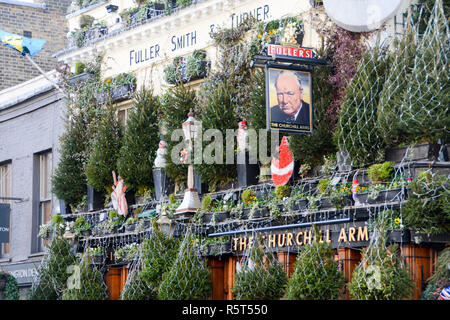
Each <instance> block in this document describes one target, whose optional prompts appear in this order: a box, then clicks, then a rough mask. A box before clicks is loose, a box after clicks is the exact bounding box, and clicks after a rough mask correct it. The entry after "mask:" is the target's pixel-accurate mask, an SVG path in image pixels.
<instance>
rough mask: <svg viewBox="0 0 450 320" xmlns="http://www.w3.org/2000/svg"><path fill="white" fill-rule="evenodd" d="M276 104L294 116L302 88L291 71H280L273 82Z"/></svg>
mask: <svg viewBox="0 0 450 320" xmlns="http://www.w3.org/2000/svg"><path fill="white" fill-rule="evenodd" d="M275 88H276V91H277V100H278V106H279V107H280V109H281V110H282V111H283V112H284V113H285V114H287V115H289V116H295V114H296V113H297V112H298V110H299V109H300V106H301V102H302V97H303V88H302V87H301V83H300V80H299V79H297V76H296V75H295V74H294V73H292V72H284V73H283V72H282V73H280V75H279V76H278V78H277V80H276V82H275Z"/></svg>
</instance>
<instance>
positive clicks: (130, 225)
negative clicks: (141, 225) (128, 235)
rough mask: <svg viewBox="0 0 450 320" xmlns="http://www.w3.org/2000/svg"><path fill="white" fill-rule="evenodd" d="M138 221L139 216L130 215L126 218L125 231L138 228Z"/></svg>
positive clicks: (132, 230)
mask: <svg viewBox="0 0 450 320" xmlns="http://www.w3.org/2000/svg"><path fill="white" fill-rule="evenodd" d="M137 221H138V220H137V218H134V217H130V218H128V219H127V220H125V223H124V224H123V225H124V227H125V232H134V231H135V230H136V224H137Z"/></svg>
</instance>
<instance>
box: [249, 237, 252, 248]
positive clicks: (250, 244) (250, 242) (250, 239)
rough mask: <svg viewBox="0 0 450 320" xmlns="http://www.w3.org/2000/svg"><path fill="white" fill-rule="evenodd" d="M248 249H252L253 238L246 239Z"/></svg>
mask: <svg viewBox="0 0 450 320" xmlns="http://www.w3.org/2000/svg"><path fill="white" fill-rule="evenodd" d="M248 247H249V248H251V247H253V237H250V238H248Z"/></svg>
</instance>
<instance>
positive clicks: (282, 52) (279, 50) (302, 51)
mask: <svg viewBox="0 0 450 320" xmlns="http://www.w3.org/2000/svg"><path fill="white" fill-rule="evenodd" d="M267 53H268V55H269V56H273V55H277V56H288V57H296V58H312V57H313V55H312V50H311V49H307V48H295V47H285V46H280V45H276V44H269V45H268V47H267Z"/></svg>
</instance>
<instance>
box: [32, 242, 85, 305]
mask: <svg viewBox="0 0 450 320" xmlns="http://www.w3.org/2000/svg"><path fill="white" fill-rule="evenodd" d="M72 250H73V249H72V247H71V245H70V243H69V242H68V241H67V240H66V239H63V238H59V237H57V238H54V239H53V240H52V242H51V243H50V245H49V247H48V255H47V256H46V257H45V258H44V260H43V262H42V263H41V266H40V267H39V269H38V274H37V279H36V280H37V282H36V283H35V284H33V286H32V288H31V297H30V298H31V300H59V299H61V296H62V293H63V291H64V289H65V288H66V285H67V279H68V278H69V276H70V273H67V267H69V266H71V265H74V264H75V263H76V262H77V260H76V257H75V256H74V255H73V253H72Z"/></svg>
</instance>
